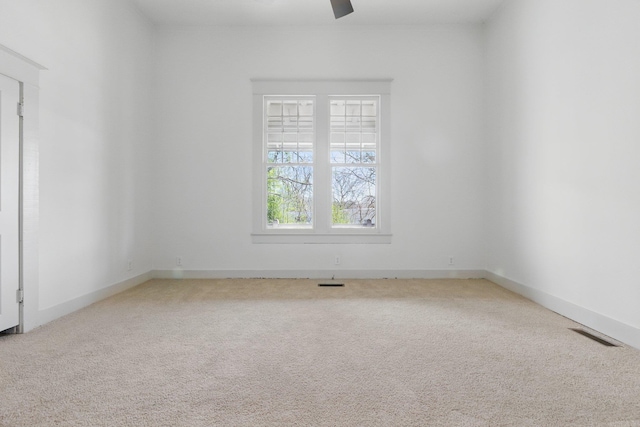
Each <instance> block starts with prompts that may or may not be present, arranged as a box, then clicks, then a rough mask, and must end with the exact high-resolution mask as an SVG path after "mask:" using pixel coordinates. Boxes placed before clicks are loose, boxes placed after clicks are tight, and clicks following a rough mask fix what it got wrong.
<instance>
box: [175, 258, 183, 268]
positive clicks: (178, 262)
mask: <svg viewBox="0 0 640 427" xmlns="http://www.w3.org/2000/svg"><path fill="white" fill-rule="evenodd" d="M176 265H177V266H178V267H182V257H180V256H179V257H177V258H176Z"/></svg>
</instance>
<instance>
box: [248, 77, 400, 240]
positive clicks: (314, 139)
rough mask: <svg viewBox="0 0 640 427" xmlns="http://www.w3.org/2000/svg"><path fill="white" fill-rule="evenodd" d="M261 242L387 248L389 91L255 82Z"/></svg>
mask: <svg viewBox="0 0 640 427" xmlns="http://www.w3.org/2000/svg"><path fill="white" fill-rule="evenodd" d="M253 87H254V112H253V114H254V227H253V241H254V242H255V243H389V242H390V238H391V235H390V233H389V206H388V197H389V192H388V186H389V173H388V167H387V165H388V157H389V144H388V139H389V135H390V134H389V131H388V121H389V111H388V110H389V87H390V80H384V81H305V82H298V81H296V82H292V81H266V80H254V81H253Z"/></svg>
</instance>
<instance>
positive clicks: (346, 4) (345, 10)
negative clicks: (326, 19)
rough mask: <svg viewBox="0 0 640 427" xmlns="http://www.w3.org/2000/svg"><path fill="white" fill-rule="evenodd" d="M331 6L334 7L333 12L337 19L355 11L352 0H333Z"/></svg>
mask: <svg viewBox="0 0 640 427" xmlns="http://www.w3.org/2000/svg"><path fill="white" fill-rule="evenodd" d="M331 7H333V14H334V16H335V17H336V19H338V18H342V17H343V16H345V15H348V14H350V13H351V12H353V6H351V0H331Z"/></svg>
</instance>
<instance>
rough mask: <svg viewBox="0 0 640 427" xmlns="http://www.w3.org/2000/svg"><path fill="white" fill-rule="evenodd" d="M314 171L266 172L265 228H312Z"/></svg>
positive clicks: (285, 169) (278, 169) (308, 168)
mask: <svg viewBox="0 0 640 427" xmlns="http://www.w3.org/2000/svg"><path fill="white" fill-rule="evenodd" d="M312 213H313V168H312V167H311V166H279V167H277V166H274V167H268V168H267V224H268V226H270V227H283V226H284V227H287V226H289V227H295V228H306V227H309V228H310V227H311V226H312V222H311V221H312Z"/></svg>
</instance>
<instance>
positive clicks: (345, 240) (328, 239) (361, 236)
mask: <svg viewBox="0 0 640 427" xmlns="http://www.w3.org/2000/svg"><path fill="white" fill-rule="evenodd" d="M391 238H392V235H391V234H381V233H333V234H314V233H253V234H252V235H251V239H252V241H253V243H270V244H307V245H310V244H390V243H391Z"/></svg>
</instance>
